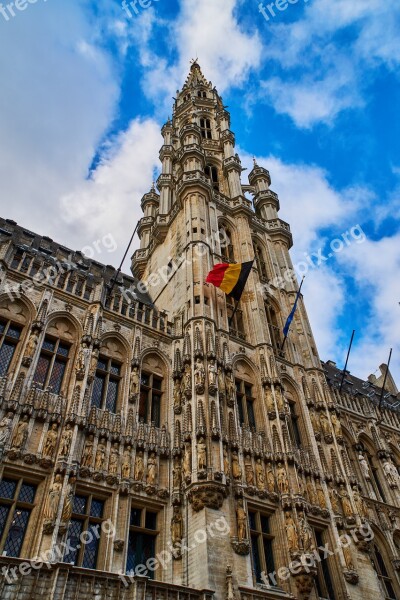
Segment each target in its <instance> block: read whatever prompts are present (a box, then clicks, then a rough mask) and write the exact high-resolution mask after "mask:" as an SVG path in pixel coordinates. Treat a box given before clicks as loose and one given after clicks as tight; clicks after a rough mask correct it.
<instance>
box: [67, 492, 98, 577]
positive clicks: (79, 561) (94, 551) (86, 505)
mask: <svg viewBox="0 0 400 600" xmlns="http://www.w3.org/2000/svg"><path fill="white" fill-rule="evenodd" d="M104 504H105V502H104V500H101V499H99V498H95V497H93V496H92V495H90V496H84V495H80V494H76V495H75V498H74V503H73V512H72V518H71V521H70V523H69V527H68V535H67V542H66V548H67V550H66V553H65V554H64V562H67V563H72V564H74V565H76V566H78V567H83V568H85V569H97V563H98V554H99V547H100V541H101V524H102V522H103V519H104Z"/></svg>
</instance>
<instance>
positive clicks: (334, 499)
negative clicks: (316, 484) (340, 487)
mask: <svg viewBox="0 0 400 600" xmlns="http://www.w3.org/2000/svg"><path fill="white" fill-rule="evenodd" d="M328 492H329V499H330V501H331V504H332V510H333V512H334V513H335V514H338V513H340V506H339V494H338V492H337V490H336V488H335V487H334V485H333V483H332V482H330V483H329V489H328Z"/></svg>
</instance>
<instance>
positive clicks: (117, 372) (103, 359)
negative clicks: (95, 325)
mask: <svg viewBox="0 0 400 600" xmlns="http://www.w3.org/2000/svg"><path fill="white" fill-rule="evenodd" d="M125 358H126V352H125V348H124V346H123V344H122V343H121V341H120V340H119V339H118V338H116V337H108V338H105V339H104V340H103V342H102V345H101V348H100V354H99V358H98V360H97V367H96V372H95V376H94V380H93V386H92V398H91V404H92V406H95V407H96V408H99V409H101V410H108V411H110V412H111V413H116V412H118V410H119V409H120V405H121V398H122V381H123V365H124V364H125Z"/></svg>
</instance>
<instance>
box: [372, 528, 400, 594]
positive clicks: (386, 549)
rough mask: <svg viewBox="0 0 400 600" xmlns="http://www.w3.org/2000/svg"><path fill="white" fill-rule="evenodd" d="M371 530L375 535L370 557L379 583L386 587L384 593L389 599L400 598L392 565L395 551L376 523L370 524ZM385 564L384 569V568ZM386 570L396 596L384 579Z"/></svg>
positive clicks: (398, 586) (399, 586) (399, 588)
mask: <svg viewBox="0 0 400 600" xmlns="http://www.w3.org/2000/svg"><path fill="white" fill-rule="evenodd" d="M370 528H371V530H372V532H373V534H374V538H373V540H372V541H371V547H372V553H371V555H370V558H371V562H372V565H373V566H374V568H375V571H376V572H377V575H378V579H379V582H380V584H381V586H382V587H385V589H384V593H385V597H387V598H391V597H392V598H399V597H400V585H399V582H398V579H397V577H396V573H395V571H394V568H393V564H392V557H393V551H392V549H391V548H390V546H389V543H388V540H387V539H386V537H385V535H384V534H383V532H382V530H381V528H380V527H378V526H377V525H376V524H375V523H371V524H370ZM377 551H378V552H377ZM382 564H383V568H382ZM383 569H384V570H386V574H387V576H388V580H389V585H390V586H392V590H393V591H394V595H392V594H390V593H389V590H388V588H387V587H386V586H387V585H388V581H387V579H386V578H385V577H382V570H383Z"/></svg>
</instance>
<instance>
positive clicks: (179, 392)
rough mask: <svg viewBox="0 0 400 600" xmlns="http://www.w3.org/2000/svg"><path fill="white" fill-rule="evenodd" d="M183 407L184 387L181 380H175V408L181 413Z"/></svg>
mask: <svg viewBox="0 0 400 600" xmlns="http://www.w3.org/2000/svg"><path fill="white" fill-rule="evenodd" d="M181 409H182V389H181V384H180V382H179V381H175V385H174V410H175V412H176V413H179V412H180V411H181Z"/></svg>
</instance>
